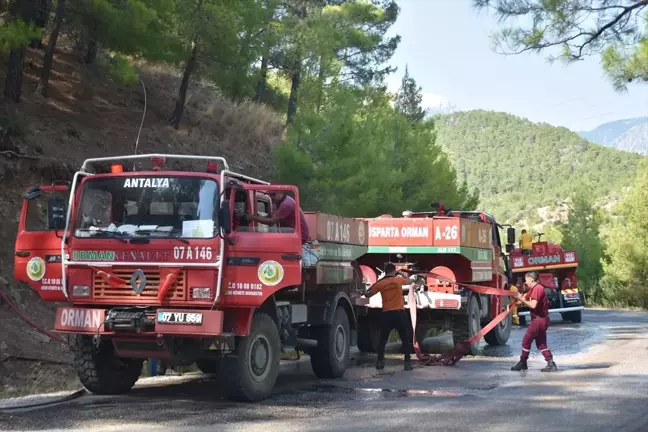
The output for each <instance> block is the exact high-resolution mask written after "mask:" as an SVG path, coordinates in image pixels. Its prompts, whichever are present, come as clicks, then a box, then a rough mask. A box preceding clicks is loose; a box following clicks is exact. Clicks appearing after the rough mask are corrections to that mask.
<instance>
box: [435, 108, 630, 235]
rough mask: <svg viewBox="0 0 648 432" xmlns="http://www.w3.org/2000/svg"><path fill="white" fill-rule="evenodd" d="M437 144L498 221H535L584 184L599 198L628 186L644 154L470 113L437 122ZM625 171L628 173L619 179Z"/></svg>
mask: <svg viewBox="0 0 648 432" xmlns="http://www.w3.org/2000/svg"><path fill="white" fill-rule="evenodd" d="M436 127H437V133H438V143H439V144H440V145H441V146H443V147H444V148H446V149H447V150H448V151H449V152H450V156H451V158H452V160H453V161H454V163H455V167H456V169H457V173H458V175H459V178H461V179H464V178H465V179H467V181H468V184H470V185H479V191H480V195H481V198H482V201H481V205H482V206H483V207H484V209H485V210H487V211H489V212H492V213H493V214H494V215H495V216H496V217H497V218H498V219H501V220H509V221H512V222H514V223H515V222H518V221H521V220H524V219H528V220H531V219H533V218H536V221H538V222H539V219H538V217H537V209H538V208H540V207H544V206H555V205H557V204H558V203H560V202H562V201H563V200H565V199H566V198H568V197H569V196H571V195H572V194H573V193H574V192H575V190H576V189H577V186H578V185H579V184H581V182H583V181H586V182H587V183H588V184H589V185H590V188H591V192H592V194H593V196H594V197H596V198H600V197H603V196H606V195H607V194H609V193H611V192H613V191H617V190H619V189H620V188H621V187H622V186H625V185H627V184H628V183H629V179H628V177H627V174H628V173H633V172H634V171H635V169H636V165H637V162H638V161H639V160H640V159H641V156H639V155H635V154H631V153H626V152H622V151H618V150H614V149H610V148H606V147H602V146H600V145H597V144H592V143H590V142H588V141H586V140H584V139H583V138H581V137H579V136H578V135H577V134H576V133H574V132H571V131H569V130H568V129H565V128H562V127H555V126H551V125H548V124H536V123H532V122H530V121H528V120H526V119H522V118H520V117H516V116H513V115H509V114H504V113H497V112H488V111H481V110H479V111H469V112H461V113H455V114H450V115H445V116H439V117H437V119H436ZM619 173H624V175H619Z"/></svg>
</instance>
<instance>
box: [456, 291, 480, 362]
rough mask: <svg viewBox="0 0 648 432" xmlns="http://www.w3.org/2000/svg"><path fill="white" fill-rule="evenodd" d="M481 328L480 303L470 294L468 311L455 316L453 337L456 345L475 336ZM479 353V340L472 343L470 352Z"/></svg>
mask: <svg viewBox="0 0 648 432" xmlns="http://www.w3.org/2000/svg"><path fill="white" fill-rule="evenodd" d="M479 330H481V313H480V310H479V303H478V302H477V298H476V297H475V296H470V300H469V301H468V304H467V306H466V313H465V314H462V315H456V316H454V317H453V323H452V338H453V339H454V343H455V345H456V344H458V343H459V342H462V341H465V340H467V339H470V338H471V337H473V336H474V335H475V334H477V332H479ZM478 353H479V341H477V342H476V343H474V344H471V345H470V349H469V350H468V354H470V355H473V356H475V355H477V354H478Z"/></svg>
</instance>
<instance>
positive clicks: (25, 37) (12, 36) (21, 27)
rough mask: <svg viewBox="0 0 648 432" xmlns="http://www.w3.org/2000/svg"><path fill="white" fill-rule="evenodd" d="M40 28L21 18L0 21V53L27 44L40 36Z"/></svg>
mask: <svg viewBox="0 0 648 432" xmlns="http://www.w3.org/2000/svg"><path fill="white" fill-rule="evenodd" d="M41 33H42V29H39V28H37V27H36V26H35V25H34V24H27V23H26V22H25V21H23V20H21V19H16V20H13V21H9V22H8V23H4V22H1V21H0V53H6V52H9V51H11V50H12V49H16V48H20V47H23V46H25V45H27V44H28V43H29V42H30V41H31V40H32V39H38V38H40V37H41Z"/></svg>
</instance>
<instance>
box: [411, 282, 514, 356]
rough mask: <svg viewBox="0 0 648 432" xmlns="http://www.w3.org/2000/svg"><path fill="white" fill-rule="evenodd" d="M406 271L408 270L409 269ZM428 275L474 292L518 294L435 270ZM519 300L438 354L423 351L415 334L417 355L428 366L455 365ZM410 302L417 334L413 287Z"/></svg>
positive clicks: (414, 341)
mask: <svg viewBox="0 0 648 432" xmlns="http://www.w3.org/2000/svg"><path fill="white" fill-rule="evenodd" d="M401 271H403V270H401ZM404 271H406V272H407V270H404ZM412 273H416V274H421V273H419V272H412ZM427 275H429V276H432V277H434V278H436V279H439V280H443V281H444V282H450V283H452V284H455V285H459V286H461V287H464V288H467V289H469V290H471V291H472V292H475V293H478V294H486V295H494V296H501V297H507V296H508V297H512V296H515V295H517V293H516V292H513V291H509V290H504V289H498V288H492V287H487V286H483V285H475V284H468V283H462V282H457V281H454V280H451V279H449V278H447V277H445V276H442V275H439V274H436V273H433V272H427ZM517 302H518V301H517V300H514V302H512V303H509V305H508V306H507V308H506V310H504V311H502V312H500V313H499V314H498V315H497V316H496V317H495V318H493V320H492V321H491V322H489V323H488V324H487V325H486V326H485V327H482V328H481V329H480V330H479V331H478V332H477V333H475V334H474V335H473V336H472V337H471V338H470V339H467V340H464V341H460V342H459V343H457V344H456V346H455V347H454V348H453V349H450V350H448V351H445V352H443V353H441V354H437V355H426V354H423V352H422V351H421V347H420V346H419V343H418V341H417V340H416V336H413V344H414V351H415V353H416V357H417V358H418V359H419V360H420V361H421V362H422V363H423V364H424V365H426V366H439V365H442V366H453V365H455V364H456V363H457V362H458V361H459V360H461V359H462V358H463V356H465V355H466V352H468V350H469V349H470V346H471V345H472V344H474V343H476V342H478V341H479V340H480V339H481V338H482V337H483V336H484V335H486V334H487V333H488V332H489V331H491V330H492V329H493V328H495V326H497V325H498V324H499V323H500V322H502V321H503V320H504V319H505V318H506V317H507V315H508V314H509V313H510V310H511V307H512V306H514V305H515V304H516V303H517ZM408 303H409V311H410V318H411V320H412V333H413V335H416V315H417V307H416V299H415V297H414V289H412V288H410V290H409V293H408Z"/></svg>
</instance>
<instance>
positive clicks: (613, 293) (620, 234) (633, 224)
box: [604, 162, 648, 308]
mask: <svg viewBox="0 0 648 432" xmlns="http://www.w3.org/2000/svg"><path fill="white" fill-rule="evenodd" d="M615 216H616V219H615V221H614V222H613V223H612V225H611V227H610V230H609V234H608V235H607V245H608V255H609V258H608V260H607V261H606V263H605V272H606V278H605V281H604V282H605V285H604V286H605V288H606V289H607V292H606V295H607V298H608V299H616V300H618V301H619V302H622V303H626V304H629V305H632V306H640V307H643V308H648V286H646V280H648V163H647V162H644V163H642V165H641V167H640V169H639V170H638V173H637V176H636V178H635V180H634V182H633V184H632V186H631V189H630V191H629V192H628V193H627V195H626V196H625V198H624V199H623V201H622V202H621V203H620V204H619V206H618V208H617V212H616V214H615Z"/></svg>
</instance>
